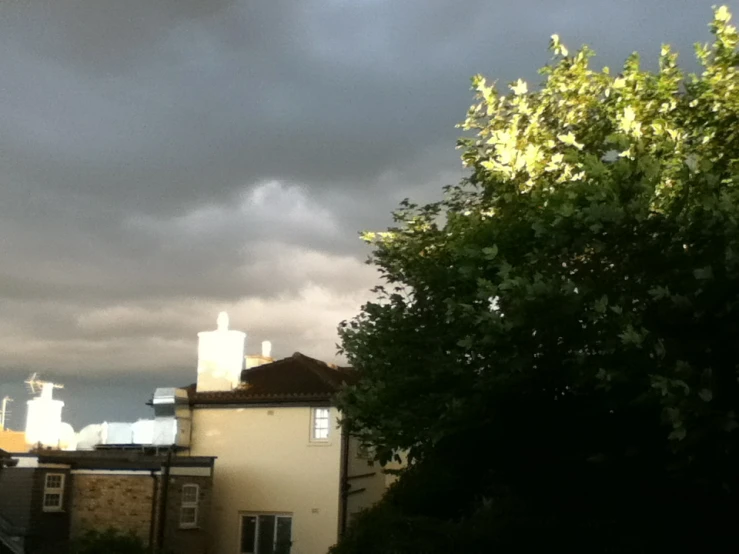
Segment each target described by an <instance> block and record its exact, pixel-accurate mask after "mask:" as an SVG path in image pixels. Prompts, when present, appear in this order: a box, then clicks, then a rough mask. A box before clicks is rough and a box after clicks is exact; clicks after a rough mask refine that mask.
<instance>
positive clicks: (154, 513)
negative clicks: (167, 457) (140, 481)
mask: <svg viewBox="0 0 739 554" xmlns="http://www.w3.org/2000/svg"><path fill="white" fill-rule="evenodd" d="M158 492H159V480H158V479H157V474H156V471H153V470H152V472H151V519H150V520H149V551H150V552H154V551H155V549H156V545H155V544H154V538H155V537H154V530H155V529H156V526H155V523H156V520H157V493H158Z"/></svg>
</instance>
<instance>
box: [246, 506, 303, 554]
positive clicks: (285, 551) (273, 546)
mask: <svg viewBox="0 0 739 554" xmlns="http://www.w3.org/2000/svg"><path fill="white" fill-rule="evenodd" d="M292 527H293V518H292V516H286V515H268V514H247V515H243V516H241V549H240V550H239V552H240V553H241V554H290V547H291V546H292Z"/></svg>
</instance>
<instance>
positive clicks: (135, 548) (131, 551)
mask: <svg viewBox="0 0 739 554" xmlns="http://www.w3.org/2000/svg"><path fill="white" fill-rule="evenodd" d="M70 552H71V554H148V553H150V550H149V549H148V548H147V547H146V545H145V544H144V543H143V541H142V540H141V539H140V538H139V537H137V536H136V535H134V534H133V533H124V532H122V531H119V530H117V529H106V530H104V531H88V532H87V533H85V534H84V535H83V536H81V537H80V538H78V539H77V540H75V541H74V542H73V543H72V547H71V549H70Z"/></svg>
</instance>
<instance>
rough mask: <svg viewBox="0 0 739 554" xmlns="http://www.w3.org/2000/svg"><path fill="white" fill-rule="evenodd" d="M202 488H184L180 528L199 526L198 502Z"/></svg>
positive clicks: (184, 486)
mask: <svg viewBox="0 0 739 554" xmlns="http://www.w3.org/2000/svg"><path fill="white" fill-rule="evenodd" d="M199 500H200V487H199V486H198V485H192V484H190V485H183V486H182V506H180V527H197V526H198V501H199Z"/></svg>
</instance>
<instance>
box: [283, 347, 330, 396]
mask: <svg viewBox="0 0 739 554" xmlns="http://www.w3.org/2000/svg"><path fill="white" fill-rule="evenodd" d="M295 354H297V355H298V356H300V357H299V358H297V359H298V360H299V361H300V362H301V363H302V364H303V365H304V366H305V367H306V368H307V369H308V371H310V372H311V373H312V374H313V375H315V376H316V377H318V378H319V379H320V380H321V381H322V382H323V383H325V384H326V385H328V386H329V387H331V388H332V389H334V390H335V391H338V390H339V388H340V387H338V386H337V385H336V383H335V382H333V381H332V380H331V379H329V378H328V377H326V375H324V374H322V373H321V372H320V371H318V370H317V369H318V368H316V367H315V365H313V364H311V363H309V362H308V361H309V360H310V361H311V362H314V363H315V364H316V365H318V364H320V365H322V366H323V367H325V368H326V369H328V370H331V371H335V372H336V373H339V372H338V371H337V370H336V369H335V368H333V367H331V366H330V365H328V364H327V363H326V362H324V361H323V360H318V359H316V358H311V357H310V356H306V355H305V354H301V353H300V352H296V353H295ZM295 354H293V356H295ZM321 369H323V368H321Z"/></svg>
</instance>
